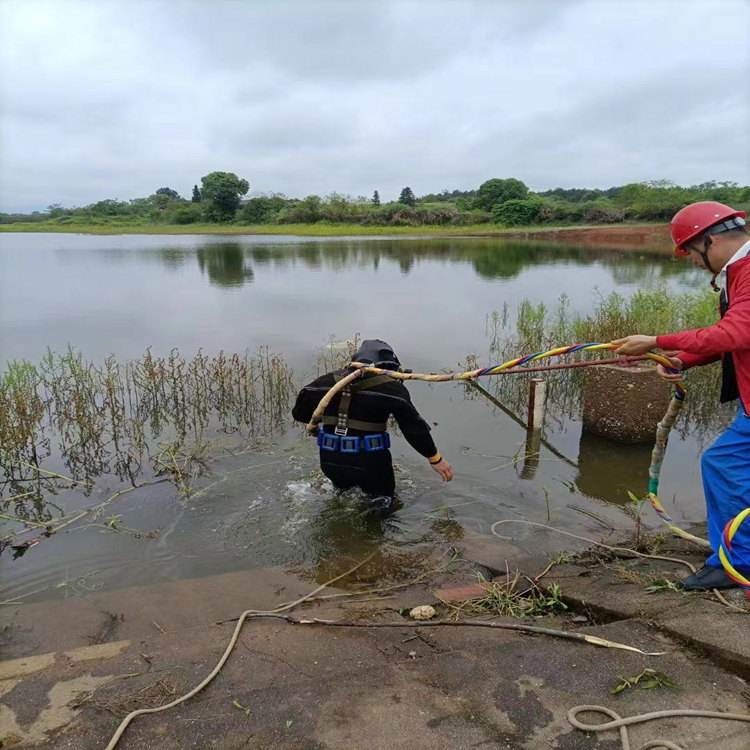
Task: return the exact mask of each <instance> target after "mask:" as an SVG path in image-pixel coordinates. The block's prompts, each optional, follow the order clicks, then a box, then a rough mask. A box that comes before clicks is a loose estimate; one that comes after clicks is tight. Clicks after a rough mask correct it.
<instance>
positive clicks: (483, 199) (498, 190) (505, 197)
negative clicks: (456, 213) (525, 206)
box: [474, 177, 529, 211]
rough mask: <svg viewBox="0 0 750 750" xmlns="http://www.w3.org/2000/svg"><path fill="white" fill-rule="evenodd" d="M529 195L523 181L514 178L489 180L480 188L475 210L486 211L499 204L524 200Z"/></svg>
mask: <svg viewBox="0 0 750 750" xmlns="http://www.w3.org/2000/svg"><path fill="white" fill-rule="evenodd" d="M528 195H529V189H528V188H527V187H526V185H524V184H523V182H521V180H516V179H514V178H513V177H511V178H509V179H507V180H499V179H497V178H495V179H492V180H487V181H486V182H483V183H482V184H481V185H480V186H479V190H478V191H477V197H476V199H475V201H474V207H475V208H482V209H484V210H485V211H492V209H493V208H494V207H495V206H496V205H498V204H499V203H505V201H512V200H524V199H525V198H527V197H528Z"/></svg>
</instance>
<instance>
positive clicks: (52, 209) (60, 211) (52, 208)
mask: <svg viewBox="0 0 750 750" xmlns="http://www.w3.org/2000/svg"><path fill="white" fill-rule="evenodd" d="M47 213H48V214H49V217H50V218H51V219H57V218H59V217H60V216H63V215H64V214H65V209H64V208H63V207H62V206H61V205H60V204H59V203H52V204H50V205H49V206H47Z"/></svg>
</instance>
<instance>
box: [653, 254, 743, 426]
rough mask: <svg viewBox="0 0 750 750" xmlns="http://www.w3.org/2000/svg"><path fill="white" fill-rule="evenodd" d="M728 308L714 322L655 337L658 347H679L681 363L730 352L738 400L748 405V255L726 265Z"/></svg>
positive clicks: (689, 364) (701, 362)
mask: <svg viewBox="0 0 750 750" xmlns="http://www.w3.org/2000/svg"><path fill="white" fill-rule="evenodd" d="M726 283H727V298H728V302H729V307H728V309H727V311H726V314H725V315H724V317H723V318H722V319H721V320H720V321H719V322H718V323H716V324H715V325H712V326H708V327H706V328H695V329H693V330H691V331H680V332H679V333H668V334H666V335H664V336H657V337H656V345H657V346H658V347H659V348H660V349H666V350H668V351H669V350H675V349H677V350H679V351H680V353H679V354H678V355H677V356H678V357H679V358H680V359H681V360H682V362H683V364H684V365H685V369H687V368H689V367H697V366H699V365H707V364H709V363H711V362H716V361H717V360H719V359H721V358H722V355H724V354H729V353H731V354H732V359H733V360H734V368H735V372H736V376H737V386H738V389H739V392H740V400H741V401H742V404H743V407H745V411H746V413H747V409H748V408H750V256H746V257H744V258H742V259H740V260H738V261H735V262H734V263H732V264H731V265H730V266H728V267H727V279H726Z"/></svg>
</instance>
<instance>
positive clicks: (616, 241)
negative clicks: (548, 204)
mask: <svg viewBox="0 0 750 750" xmlns="http://www.w3.org/2000/svg"><path fill="white" fill-rule="evenodd" d="M503 236H505V237H509V238H513V239H524V240H536V241H541V242H564V243H565V244H571V245H582V246H584V247H611V248H613V249H618V250H641V251H647V252H658V253H663V254H666V255H668V254H671V253H672V247H673V245H672V241H671V239H670V236H669V225H668V224H617V225H610V226H602V227H561V228H557V229H539V230H530V231H523V232H507V233H506V232H504V233H503Z"/></svg>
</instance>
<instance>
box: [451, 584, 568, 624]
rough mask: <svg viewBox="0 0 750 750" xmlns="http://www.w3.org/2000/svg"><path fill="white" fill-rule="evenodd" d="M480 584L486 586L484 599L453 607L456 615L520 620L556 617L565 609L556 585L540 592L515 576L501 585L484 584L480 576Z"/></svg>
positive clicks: (534, 586)
mask: <svg viewBox="0 0 750 750" xmlns="http://www.w3.org/2000/svg"><path fill="white" fill-rule="evenodd" d="M480 580H481V581H482V582H483V583H486V586H485V593H484V595H483V596H482V597H481V598H478V599H472V600H470V601H467V602H464V603H463V604H462V605H460V606H458V607H455V609H456V612H457V613H461V612H469V613H471V614H475V615H492V616H501V617H516V618H519V619H524V618H527V617H544V616H545V615H552V614H557V613H560V612H564V611H565V610H567V608H568V607H567V606H566V605H565V603H564V602H563V600H562V591H561V590H560V587H559V586H558V585H557V584H553V585H552V586H550V587H549V589H547V590H544V589H541V588H539V587H538V586H537V585H536V584H535V583H534V582H533V581H531V579H529V578H523V579H522V577H521V575H520V574H519V573H516V574H515V575H514V576H512V577H511V576H508V577H507V578H506V580H505V581H501V580H499V579H496V580H494V581H485V580H484V579H483V578H482V577H481V576H480ZM519 584H520V585H519Z"/></svg>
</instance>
